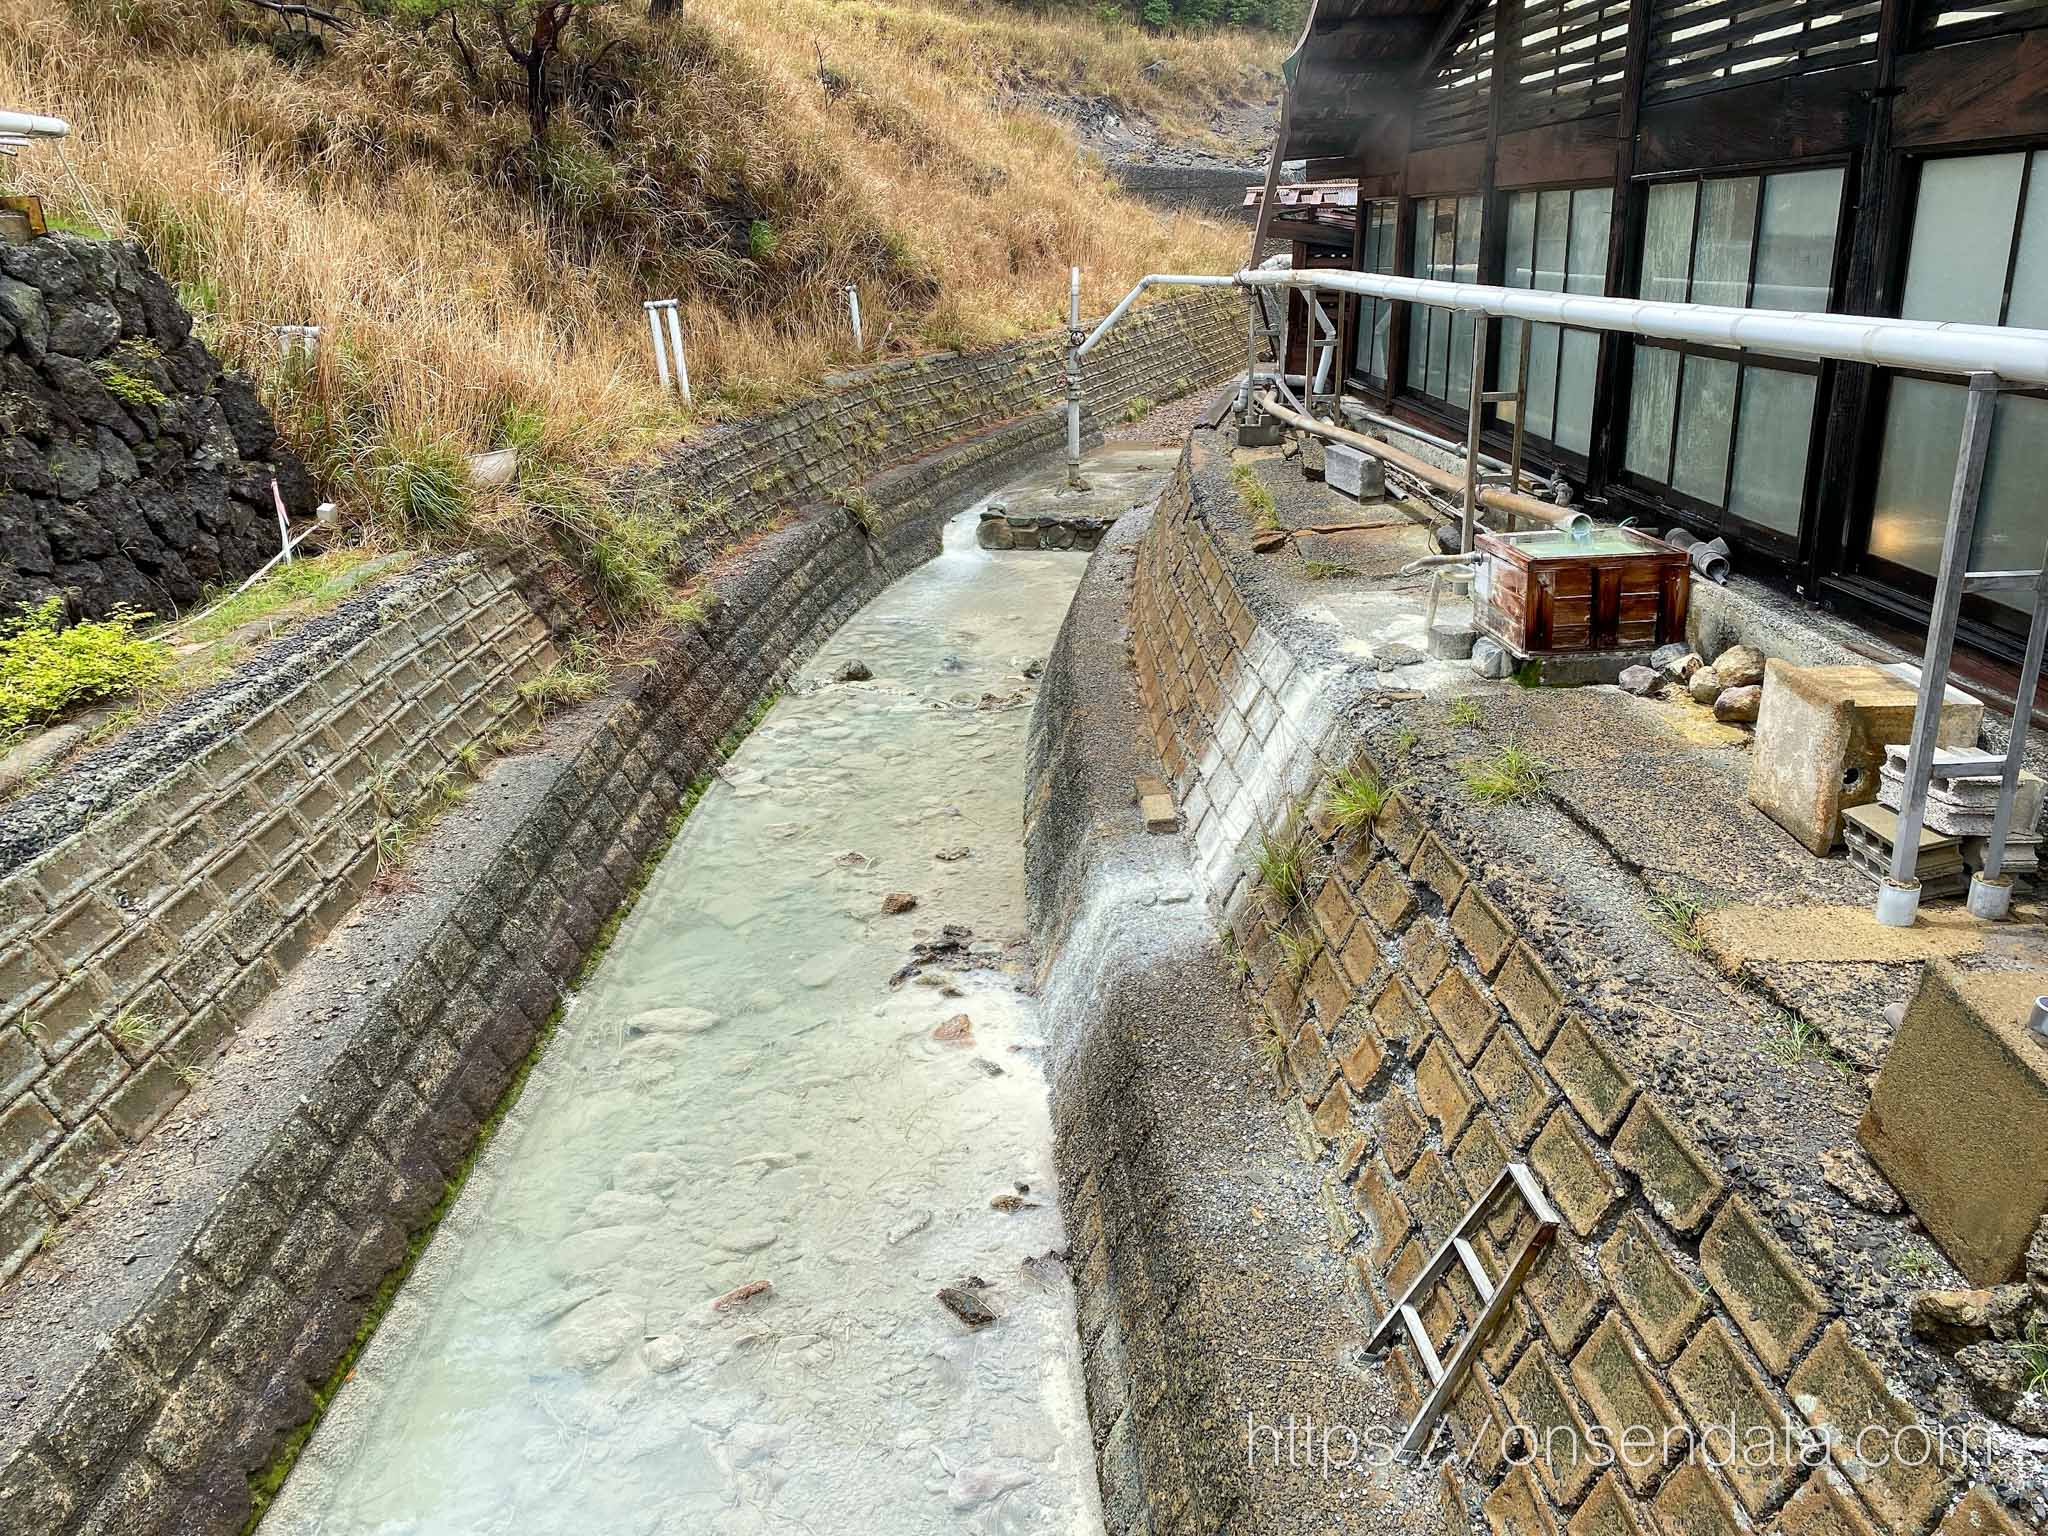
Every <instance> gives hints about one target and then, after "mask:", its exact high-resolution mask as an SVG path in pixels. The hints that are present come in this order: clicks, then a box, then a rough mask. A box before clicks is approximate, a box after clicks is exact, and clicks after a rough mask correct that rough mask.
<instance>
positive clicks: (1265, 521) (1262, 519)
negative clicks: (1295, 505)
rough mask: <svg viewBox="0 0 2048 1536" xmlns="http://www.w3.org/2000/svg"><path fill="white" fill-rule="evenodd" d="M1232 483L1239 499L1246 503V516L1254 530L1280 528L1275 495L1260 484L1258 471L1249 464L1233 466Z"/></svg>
mask: <svg viewBox="0 0 2048 1536" xmlns="http://www.w3.org/2000/svg"><path fill="white" fill-rule="evenodd" d="M1230 483H1231V484H1232V485H1234V486H1236V487H1237V494H1238V499H1239V500H1241V501H1242V502H1243V503H1244V510H1245V516H1247V517H1249V518H1250V519H1251V524H1252V526H1253V527H1254V528H1278V527H1279V526H1280V508H1279V507H1278V506H1277V505H1276V504H1275V503H1274V501H1273V493H1272V492H1271V491H1269V490H1267V489H1266V487H1265V486H1264V485H1263V484H1262V483H1261V482H1260V480H1259V475H1258V471H1257V470H1255V469H1253V468H1252V467H1251V465H1249V464H1233V465H1232V466H1231V467H1230Z"/></svg>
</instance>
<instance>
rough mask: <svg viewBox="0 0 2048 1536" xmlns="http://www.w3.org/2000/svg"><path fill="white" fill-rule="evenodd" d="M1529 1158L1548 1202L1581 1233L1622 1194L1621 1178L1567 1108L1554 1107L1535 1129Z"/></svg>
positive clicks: (1588, 1230) (1587, 1233)
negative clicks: (1538, 1128)
mask: <svg viewBox="0 0 2048 1536" xmlns="http://www.w3.org/2000/svg"><path fill="white" fill-rule="evenodd" d="M1529 1162H1530V1164H1531V1165H1532V1166H1533V1167H1534V1168H1535V1170H1536V1173H1537V1175H1538V1176H1539V1177H1540V1178H1541V1179H1542V1180H1543V1188H1544V1191H1545V1193H1547V1194H1548V1195H1549V1196H1550V1202H1551V1204H1553V1205H1555V1206H1556V1207H1557V1209H1558V1211H1559V1213H1560V1214H1561V1215H1563V1217H1564V1219H1565V1220H1566V1221H1567V1222H1569V1223H1570V1224H1571V1227H1572V1230H1573V1231H1575V1232H1577V1233H1578V1234H1579V1235H1580V1236H1581V1237H1587V1236H1590V1235H1591V1234H1592V1231H1593V1229H1594V1228H1595V1227H1597V1226H1599V1225H1600V1222H1601V1221H1602V1219H1603V1218H1605V1216H1606V1215H1607V1213H1608V1212H1609V1211H1610V1210H1612V1209H1613V1208H1614V1205H1615V1202H1616V1201H1618V1200H1620V1199H1621V1197H1622V1187H1621V1180H1620V1179H1619V1178H1618V1177H1617V1176H1616V1175H1615V1173H1614V1172H1613V1170H1612V1169H1610V1168H1609V1167H1608V1166H1607V1163H1606V1160H1605V1159H1604V1158H1603V1157H1601V1155H1600V1154H1599V1153H1598V1152H1597V1151H1596V1150H1594V1147H1593V1144H1592V1142H1591V1141H1590V1140H1588V1139H1587V1137H1586V1134H1585V1132H1583V1131H1581V1130H1580V1129H1579V1128H1578V1126H1577V1124H1576V1123H1575V1122H1574V1120H1573V1117H1572V1114H1571V1111H1570V1110H1566V1109H1560V1110H1558V1111H1557V1112H1556V1113H1555V1114H1553V1115H1552V1116H1551V1117H1550V1119H1549V1120H1548V1121H1546V1122H1545V1124H1544V1126H1543V1129H1542V1130H1541V1131H1539V1132H1537V1134H1536V1139H1535V1140H1534V1141H1533V1142H1531V1143H1530V1144H1529Z"/></svg>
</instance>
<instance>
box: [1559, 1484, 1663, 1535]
mask: <svg viewBox="0 0 2048 1536" xmlns="http://www.w3.org/2000/svg"><path fill="white" fill-rule="evenodd" d="M1565 1531H1566V1533H1567V1536H1650V1525H1649V1522H1648V1521H1647V1520H1645V1519H1644V1518H1643V1515H1642V1512H1641V1510H1640V1508H1639V1507H1638V1506H1637V1505H1636V1504H1634V1503H1633V1502H1631V1500H1630V1499H1629V1496H1628V1495H1627V1494H1626V1493H1624V1492H1622V1488H1621V1484H1620V1483H1619V1482H1618V1481H1617V1480H1616V1479H1615V1476H1614V1474H1613V1473H1612V1472H1610V1473H1608V1474H1607V1475H1606V1476H1605V1477H1603V1478H1601V1479H1600V1481H1599V1482H1597V1483H1595V1484H1594V1485H1593V1491H1592V1492H1591V1493H1589V1494H1587V1495H1586V1501H1585V1502H1584V1503H1583V1504H1581V1505H1580V1506H1579V1512H1578V1513H1577V1514H1575V1515H1573V1516H1572V1518H1571V1523H1570V1524H1569V1525H1567V1526H1566V1527H1565Z"/></svg>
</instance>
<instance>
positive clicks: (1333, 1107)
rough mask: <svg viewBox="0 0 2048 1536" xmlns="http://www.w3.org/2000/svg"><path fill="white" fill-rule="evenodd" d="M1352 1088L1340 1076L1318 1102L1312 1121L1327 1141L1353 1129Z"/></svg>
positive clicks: (1319, 1133)
mask: <svg viewBox="0 0 2048 1536" xmlns="http://www.w3.org/2000/svg"><path fill="white" fill-rule="evenodd" d="M1351 1115H1352V1102H1351V1090H1350V1089H1349V1088H1348V1087H1346V1086H1345V1083H1344V1079H1343V1078H1342V1077H1339V1078H1338V1079H1337V1080H1336V1081H1335V1082H1334V1083H1332V1084H1331V1085H1330V1087H1329V1089H1328V1091H1327V1092H1325V1093H1324V1094H1323V1097H1322V1099H1321V1100H1320V1101H1319V1102H1318V1103H1317V1105H1316V1107H1315V1110H1314V1112H1313V1114H1312V1115H1311V1116H1310V1122H1311V1123H1312V1124H1313V1125H1314V1126H1315V1128H1316V1134H1317V1135H1319V1136H1321V1137H1322V1138H1323V1139H1324V1140H1325V1141H1336V1140H1338V1139H1339V1138H1341V1137H1343V1136H1344V1135H1346V1134H1347V1133H1348V1132H1349V1131H1350V1129H1351Z"/></svg>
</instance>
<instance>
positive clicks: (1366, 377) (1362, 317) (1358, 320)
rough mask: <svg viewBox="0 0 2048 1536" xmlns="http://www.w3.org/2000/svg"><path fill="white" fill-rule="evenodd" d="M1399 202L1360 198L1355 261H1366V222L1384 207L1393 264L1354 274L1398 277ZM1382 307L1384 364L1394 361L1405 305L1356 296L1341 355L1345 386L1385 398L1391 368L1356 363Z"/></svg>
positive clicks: (1357, 269)
mask: <svg viewBox="0 0 2048 1536" xmlns="http://www.w3.org/2000/svg"><path fill="white" fill-rule="evenodd" d="M1402 201H1403V199H1402V198H1400V197H1397V196H1394V195H1393V194H1391V193H1390V194H1388V195H1387V196H1385V197H1364V198H1360V199H1359V201H1358V219H1359V226H1360V227H1359V235H1358V238H1359V256H1358V259H1359V261H1360V263H1363V262H1365V261H1366V260H1367V259H1368V258H1367V255H1366V251H1367V248H1368V244H1369V242H1370V241H1371V239H1372V235H1371V232H1370V227H1369V220H1370V218H1371V216H1372V211H1373V210H1374V209H1376V208H1379V207H1381V206H1383V205H1384V206H1385V207H1386V208H1387V209H1388V210H1389V213H1390V215H1391V217H1390V219H1389V227H1388V230H1387V243H1388V260H1390V261H1392V262H1393V263H1394V267H1393V269H1392V270H1388V269H1385V268H1380V267H1371V266H1365V265H1359V266H1356V267H1354V268H1352V270H1353V271H1355V272H1368V273H1374V274H1377V275H1381V276H1387V277H1398V276H1400V275H1401V272H1400V261H1401V204H1402ZM1382 304H1384V305H1386V306H1387V309H1388V319H1387V355H1386V361H1387V362H1389V363H1391V362H1392V361H1393V357H1394V332H1395V329H1396V327H1397V326H1398V325H1399V323H1400V311H1401V310H1403V309H1406V308H1407V307H1408V306H1407V305H1405V304H1403V303H1401V301H1400V300H1398V299H1375V298H1370V297H1367V296H1365V295H1359V296H1358V297H1356V298H1354V299H1353V300H1352V301H1351V302H1350V304H1349V306H1348V308H1349V310H1350V314H1351V324H1352V333H1351V337H1350V342H1349V345H1348V346H1347V347H1346V349H1345V354H1344V383H1345V384H1346V385H1347V386H1348V387H1350V388H1353V389H1356V390H1360V391H1368V390H1369V391H1371V392H1372V393H1374V394H1377V395H1381V396H1385V395H1386V393H1387V390H1388V388H1389V385H1390V382H1391V379H1390V375H1391V369H1389V371H1388V373H1373V372H1371V371H1369V370H1368V369H1366V368H1364V367H1361V366H1360V364H1359V362H1358V344H1359V340H1360V338H1362V337H1364V336H1367V335H1370V334H1371V321H1372V317H1373V315H1374V313H1375V312H1376V310H1377V309H1378V307H1379V306H1380V305H1382Z"/></svg>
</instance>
